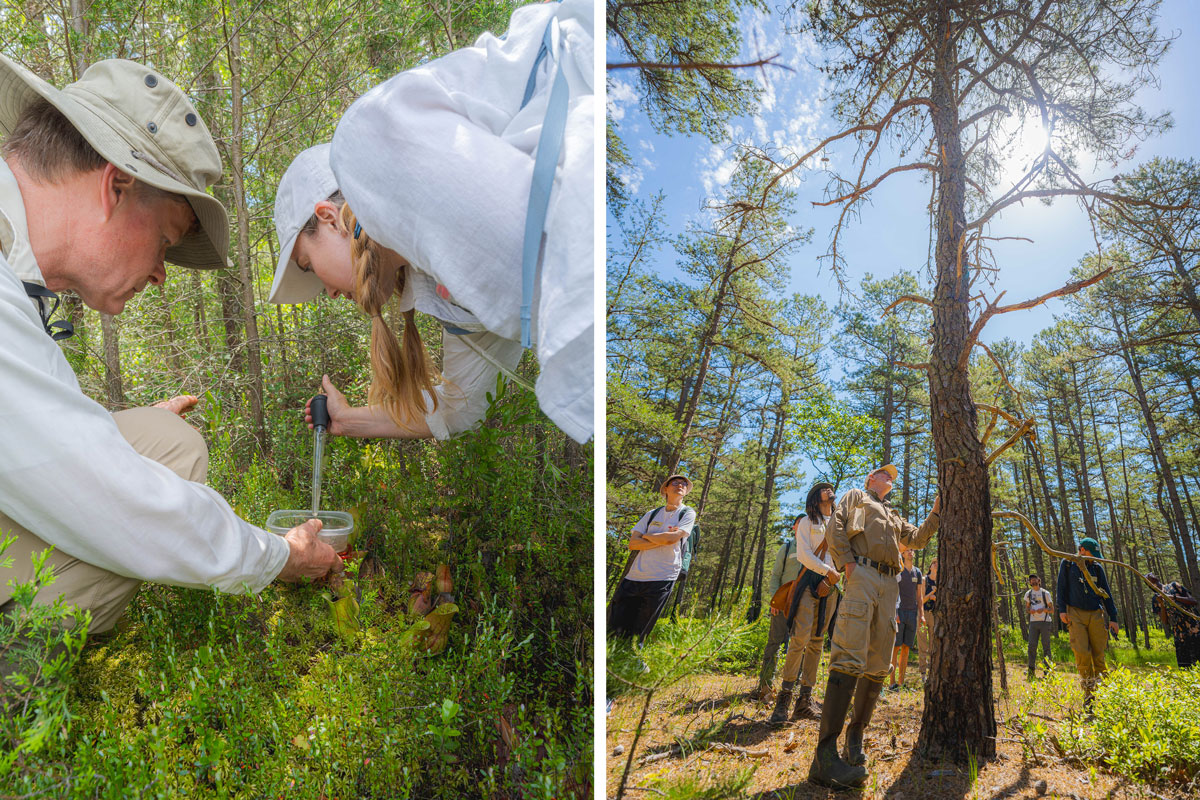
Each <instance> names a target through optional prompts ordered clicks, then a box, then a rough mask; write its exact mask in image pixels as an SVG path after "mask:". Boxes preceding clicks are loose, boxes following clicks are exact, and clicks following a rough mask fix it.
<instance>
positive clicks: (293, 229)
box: [270, 0, 594, 442]
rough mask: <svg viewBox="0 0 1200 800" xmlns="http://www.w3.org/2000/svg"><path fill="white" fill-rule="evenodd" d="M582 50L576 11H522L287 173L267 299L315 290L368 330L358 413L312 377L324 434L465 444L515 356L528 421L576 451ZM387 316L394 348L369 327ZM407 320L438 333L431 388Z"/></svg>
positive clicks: (397, 89) (588, 137)
mask: <svg viewBox="0 0 1200 800" xmlns="http://www.w3.org/2000/svg"><path fill="white" fill-rule="evenodd" d="M592 38H593V36H592V8H591V5H590V4H588V3H584V2H580V1H579V0H567V2H564V3H559V4H545V5H533V6H525V7H523V8H519V9H517V11H516V12H515V13H514V14H513V17H512V20H511V22H510V27H509V30H508V32H507V35H506V36H505V37H504V38H497V37H495V36H492V35H491V34H484V35H483V36H481V37H480V38H479V39H478V40H477V42H476V43H475V45H474V46H472V47H467V48H463V49H462V50H457V51H455V52H453V53H451V54H449V55H447V56H445V57H443V58H440V59H437V60H435V61H432V62H429V63H428V64H424V65H422V66H420V67H417V68H414V69H412V70H408V71H406V72H402V73H400V74H399V75H396V76H395V77H393V78H391V79H390V80H388V81H386V82H384V83H383V84H380V85H379V86H377V87H375V88H374V89H372V90H371V91H370V92H368V93H367V94H365V95H363V96H362V97H361V98H359V99H358V100H357V101H356V102H355V103H354V104H353V105H352V106H351V107H350V109H349V110H348V111H347V112H346V114H345V115H344V116H343V117H342V119H341V121H340V122H339V124H338V128H337V132H336V133H335V135H334V138H333V142H332V144H331V145H318V146H317V147H315V148H310V149H309V150H306V151H305V152H304V153H302V154H301V155H300V156H299V157H297V159H296V160H295V161H294V162H293V163H292V165H291V166H290V167H289V168H288V171H287V172H286V173H285V175H284V178H283V181H282V182H281V183H280V187H279V191H278V194H277V196H276V203H275V223H276V229H277V233H278V234H279V241H280V245H281V256H280V261H279V265H278V267H277V269H276V273H275V281H274V284H273V286H272V290H271V298H270V299H271V300H272V301H273V302H277V303H298V302H307V301H309V300H312V299H314V298H315V297H316V296H317V294H318V293H319V292H320V291H321V289H322V288H324V289H325V291H326V292H327V293H328V294H329V295H330V296H331V297H339V296H345V297H348V298H350V299H352V300H354V301H355V302H356V303H357V304H358V305H359V307H360V308H361V309H362V310H363V311H364V312H366V314H367V315H368V316H369V317H371V325H372V330H371V365H372V375H373V381H372V386H371V391H370V394H369V396H368V404H367V405H366V406H364V407H358V408H356V407H352V406H351V405H350V404H349V403H348V402H347V401H346V398H345V397H344V396H343V395H342V393H341V392H340V391H339V390H338V389H337V387H335V386H334V385H333V384H332V382H331V381H330V380H329V379H328V377H326V378H325V379H324V380H323V385H324V389H325V391H326V393H327V394H328V395H329V403H328V409H329V414H330V420H331V421H330V428H329V433H331V434H333V435H345V436H359V437H387V438H431V437H432V438H437V439H445V438H448V437H450V436H453V435H455V434H458V433H462V432H464V431H467V430H471V429H472V428H474V427H475V426H476V425H478V423H479V421H480V420H481V419H482V418H483V416H484V414H485V413H486V411H487V393H488V392H489V391H493V390H494V388H495V385H496V375H497V373H498V372H504V373H506V374H508V375H510V376H511V374H512V370H513V369H514V368H515V367H516V365H517V363H518V362H519V361H520V359H521V354H522V352H523V350H524V349H525V348H530V349H533V350H534V351H535V353H536V355H537V358H538V367H539V374H538V378H537V383H536V387H534V388H535V391H536V394H537V398H538V402H539V404H540V406H541V407H542V409H543V411H545V413H546V415H547V416H548V417H549V418H550V419H551V420H552V421H553V422H554V423H555V424H556V425H558V427H559V428H561V429H562V430H563V431H564V432H565V433H567V434H568V435H570V436H571V437H572V438H574V439H576V440H577V441H580V442H582V441H586V440H587V439H588V438H590V437H591V435H592V426H593V420H592V366H593V355H592V353H593V345H592V340H593V336H592V330H593V311H592V297H593V278H592V275H593V267H592V265H593V257H592V250H593V236H592V228H593V219H592V218H593V210H592V209H593V202H592V185H593V176H592V171H593V170H592V152H593V148H594V145H593V143H592V140H593V136H592V119H593V115H594V111H593V109H592V100H593V91H592V84H591V81H592V52H593V44H592ZM535 167H536V169H535ZM539 198H540V200H539V202H535V200H538V199H539ZM542 212H544V213H542ZM393 300H394V301H395V302H396V307H397V310H398V311H400V312H402V313H403V316H404V321H403V329H404V330H403V333H402V335H401V336H397V335H396V332H395V331H393V330H392V327H391V326H390V325H389V324H388V322H387V321H386V320H385V318H384V307H385V306H386V305H387V304H388V303H389V302H391V301H393ZM418 311H420V312H422V313H425V314H429V315H430V316H432V317H434V318H435V319H437V320H438V321H439V322H440V323H441V324H442V328H443V336H442V340H443V341H442V369H441V371H440V372H439V371H438V370H437V369H435V368H434V366H433V363H432V360H431V358H430V357H429V355H428V353H427V352H426V349H425V345H424V342H422V341H421V337H420V334H419V333H418V331H417V326H416V324H415V319H414V314H415V312H418ZM310 421H311V420H310Z"/></svg>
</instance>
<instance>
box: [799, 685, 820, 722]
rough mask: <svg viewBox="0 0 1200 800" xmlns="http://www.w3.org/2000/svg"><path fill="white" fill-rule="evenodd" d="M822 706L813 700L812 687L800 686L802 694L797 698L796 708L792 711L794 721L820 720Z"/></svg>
mask: <svg viewBox="0 0 1200 800" xmlns="http://www.w3.org/2000/svg"><path fill="white" fill-rule="evenodd" d="M820 718H821V704H820V703H818V702H817V701H816V700H813V699H812V687H811V686H805V685H804V684H801V685H800V694H799V696H797V697H796V708H795V709H794V710H793V711H792V719H820Z"/></svg>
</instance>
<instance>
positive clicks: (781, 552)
mask: <svg viewBox="0 0 1200 800" xmlns="http://www.w3.org/2000/svg"><path fill="white" fill-rule="evenodd" d="M799 523H800V518H799V517H797V518H796V523H795V525H793V526H792V528H793V530H794V529H795V527H796V525H798V524H799ZM795 552H796V538H795V536H794V535H793V536H788V537H787V538H785V539H784V540H783V542H782V543H781V544H780V545H779V549H778V550H776V551H775V566H774V567H773V568H772V569H771V580H770V581H769V582H768V584H767V596H769V597H772V598H773V597H775V593H776V592H778V591H779V587H780V586H786V585H787V584H789V583H791V582H792V581H794V580H796V576H797V575H798V574H800V561H799V560H797V559H795V558H792V554H793V553H795ZM767 610H768V612H769V613H770V615H771V627H770V629H769V630H768V631H767V645H766V647H764V648H763V659H762V668H761V669H760V670H759V672H758V686H756V687H755V688H754V696H755V697H757V698H758V699H760V700H764V699H766V698H767V696H768V695H769V693H770V690H771V683H772V681H774V679H775V662H776V661H777V660H778V659H777V656H778V654H779V648H780V647H781V646H782V645H783V643H784V642H786V641H787V640H788V633H789V630H788V624H787V620H788V609H786V608H779V607H777V606H776V605H775V604H774V603H771V605H770V606H769V607H768V609H767Z"/></svg>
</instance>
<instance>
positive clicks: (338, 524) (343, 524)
mask: <svg viewBox="0 0 1200 800" xmlns="http://www.w3.org/2000/svg"><path fill="white" fill-rule="evenodd" d="M312 518H313V513H312V511H301V510H295V509H289V510H284V511H272V512H271V516H269V517H267V530H269V531H270V532H271V533H274V534H277V535H279V536H283V535H284V534H285V533H287V532H288V531H290V530H291V529H292V528H294V527H296V526H297V525H301V524H303V523H305V522H308V521H309V520H310V519H312ZM316 518H317V519H319V520H321V525H322V527H321V530H320V532H319V533H318V534H317V538H319V539H320V540H321V541H323V542H325V543H326V544H328V545H329V546H330V547H332V548H333V549H334V551H335V552H337V553H344V552H345V551H346V550H347V549H348V548H349V547H350V534H352V533H354V517H352V516H350V515H349V514H347V513H346V512H345V511H324V510H322V511H318V512H317V516H316Z"/></svg>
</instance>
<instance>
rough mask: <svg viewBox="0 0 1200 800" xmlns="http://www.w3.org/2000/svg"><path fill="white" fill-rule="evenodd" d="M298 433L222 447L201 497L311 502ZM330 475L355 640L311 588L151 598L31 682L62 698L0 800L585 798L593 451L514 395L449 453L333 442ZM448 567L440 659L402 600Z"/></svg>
mask: <svg viewBox="0 0 1200 800" xmlns="http://www.w3.org/2000/svg"><path fill="white" fill-rule="evenodd" d="M294 427H295V428H297V430H296V432H295V434H294V436H293V437H292V438H291V439H290V440H286V441H281V442H277V443H276V447H275V448H274V449H273V453H272V458H271V459H270V460H267V459H261V458H251V459H246V460H245V461H239V460H238V459H237V458H236V457H234V456H233V455H232V454H231V453H230V452H228V451H225V450H222V449H220V448H216V449H214V452H213V454H212V458H211V466H210V476H209V482H210V484H211V485H213V486H214V487H215V488H217V489H218V490H220V491H222V493H223V494H225V496H226V497H227V498H229V499H230V500H231V502H232V503H233V504H234V506H235V507H236V508H237V509H238V510H239V512H240V513H242V514H243V515H244V516H245V517H246V518H247V519H250V520H253V521H257V522H260V523H261V522H262V521H263V520H265V517H266V515H267V514H268V513H269V512H270V511H271V510H273V509H275V508H304V507H305V506H306V505H307V496H308V491H309V485H308V483H307V481H308V472H309V468H308V467H307V466H306V465H305V463H304V459H305V458H306V457H310V456H309V454H310V453H311V442H310V441H309V438H308V434H307V432H306V431H303V430H299V426H298V425H295V426H294ZM325 474H326V478H325V489H326V491H325V494H324V497H325V502H324V503H323V506H324V507H327V508H341V509H346V510H349V511H351V512H353V513H354V515H355V517H356V520H357V531H358V532H357V533H356V538H357V545H356V546H357V547H358V549H360V550H366V551H367V552H369V553H370V557H369V558H368V559H367V561H366V562H364V563H365V564H369V565H370V571H372V572H374V573H375V574H374V576H373V577H365V578H364V579H363V580H360V581H359V585H360V586H361V588H362V597H361V614H360V621H361V628H362V630H361V632H359V633H358V634H357V635H355V636H354V637H353V638H352V639H350V640H344V639H342V638H340V637H339V636H338V634H337V632H336V630H335V628H334V625H333V617H332V615H331V614H330V611H329V606H328V604H327V601H326V598H325V597H324V596H323V594H322V593H323V591H324V589H323V587H322V586H320V585H293V586H288V585H273V586H271V587H268V588H267V589H266V590H265V591H263V592H262V593H261V594H260V595H258V596H256V597H255V596H244V597H243V596H230V595H220V594H216V593H209V592H204V591H196V590H186V589H178V588H173V587H166V586H159V585H147V586H144V587H143V589H142V591H141V592H140V593H139V594H138V596H137V597H136V598H135V600H134V602H133V603H132V604H131V606H130V608H129V610H128V612H127V614H126V617H125V620H124V622H123V623H122V624H121V625H120V626H118V628H117V629H116V632H115V633H112V634H110V635H107V636H101V637H93V641H91V642H89V643H88V645H87V647H85V648H84V649H83V651H82V654H80V655H79V657H78V662H77V663H76V664H75V665H74V667H73V669H71V670H69V673H68V674H67V675H66V676H65V677H60V678H59V679H58V680H55V681H51V682H43V683H44V684H45V685H44V686H43V688H42V690H41V691H42V692H43V693H49V692H58V693H59V695H62V693H63V687H64V686H67V687H69V694H67V695H66V702H65V707H64V708H60V709H59V711H60V712H61V713H59V714H58V715H57V716H54V715H53V714H52V715H51V717H50V718H49V719H48V720H41V722H40V723H39V724H41V725H42V727H43V728H44V729H45V730H46V731H48V733H46V734H45V735H43V737H42V738H41V739H40V740H39V742H38V745H37V746H36V747H32V748H29V747H27V748H25V749H24V750H19V742H20V741H21V739H20V736H21V734H22V731H20V730H11V729H9V730H5V731H4V733H5V734H6V736H3V737H0V739H4V741H0V755H3V756H11V758H10V759H9V763H8V766H7V767H4V766H3V764H4V762H3V761H0V796H47V797H106V798H107V797H111V798H130V797H162V798H175V797H219V798H225V797H228V798H262V797H287V798H326V799H332V798H405V797H445V798H459V797H497V798H504V797H522V798H535V797H540V798H564V797H572V796H580V797H582V796H590V794H591V767H592V756H591V742H592V726H593V719H592V716H593V715H592V681H591V675H592V640H591V630H592V600H591V578H590V576H591V568H590V564H591V557H592V548H591V538H592V521H591V520H592V510H591V509H592V499H591V498H592V491H591V474H592V466H591V446H590V445H589V446H587V447H585V448H579V447H577V446H576V445H574V444H572V443H569V442H567V441H566V440H565V438H564V437H563V436H562V434H561V433H559V432H557V431H556V430H554V429H552V428H551V427H550V425H549V423H547V422H546V421H545V419H544V417H541V416H540V415H539V414H538V413H537V411H536V406H535V402H534V400H533V399H532V397H531V396H530V395H528V393H524V392H522V393H519V394H516V395H513V396H509V397H505V398H502V400H501V402H499V403H496V404H494V405H493V408H492V411H491V414H490V417H489V420H488V423H487V424H486V425H485V427H484V428H483V429H481V430H479V431H477V432H476V433H474V434H472V435H470V436H466V437H463V438H460V439H456V440H452V441H449V442H444V443H438V444H419V443H402V442H385V443H379V442H359V441H352V440H343V439H333V440H331V441H330V442H329V447H328V461H327V463H326V464H325ZM439 563H445V564H448V565H449V566H450V569H451V573H452V576H453V579H454V583H455V586H454V594H455V598H456V600H455V602H456V604H457V605H458V607H459V609H460V611H459V613H458V615H457V616H456V617H455V619H454V622H453V626H452V630H451V635H450V640H449V646H448V647H447V649H446V650H445V651H444V652H443V653H441V654H440V655H436V656H430V655H426V654H425V653H424V652H422V651H420V650H419V649H418V648H416V647H415V646H414V624H415V623H416V622H417V618H416V617H415V616H410V615H409V614H407V613H406V612H407V607H408V584H409V581H410V580H411V579H412V577H413V575H414V574H415V573H416V572H418V571H421V570H430V571H432V570H433V568H434V567H435V566H436V565H437V564H439ZM366 570H367V567H366V566H364V571H366ZM0 644H4V643H0ZM56 696H57V695H56ZM27 716H28V715H27ZM33 721H34V720H33V719H32V718H31V717H30V718H28V719H26V720H25V723H24V727H25V728H28V727H29V726H30V725H32V724H33Z"/></svg>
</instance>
